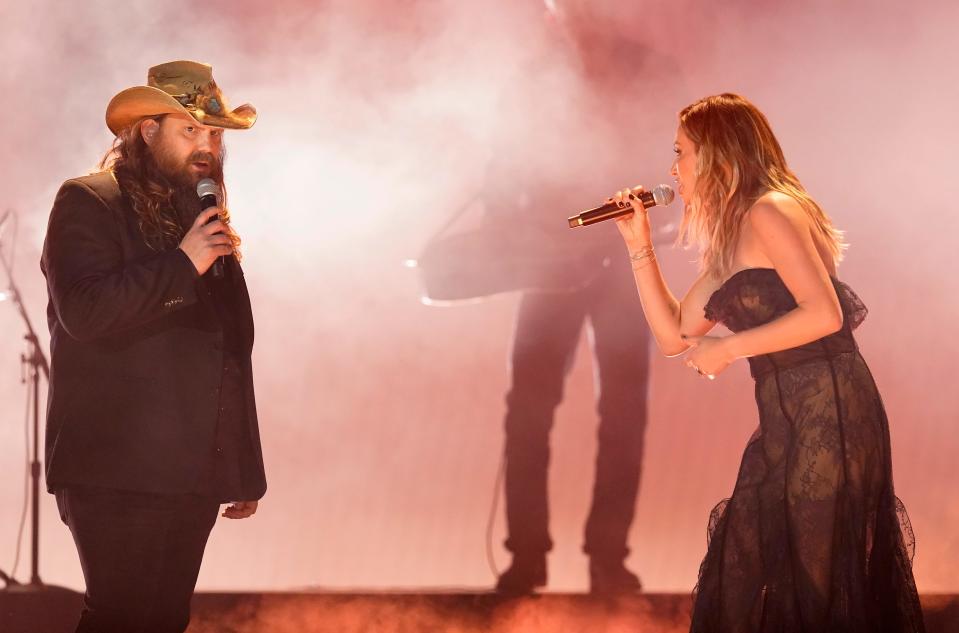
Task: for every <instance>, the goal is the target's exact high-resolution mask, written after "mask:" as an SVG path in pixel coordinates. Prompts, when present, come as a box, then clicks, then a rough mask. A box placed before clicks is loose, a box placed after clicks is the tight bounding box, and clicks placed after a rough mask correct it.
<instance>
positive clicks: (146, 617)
mask: <svg viewBox="0 0 959 633" xmlns="http://www.w3.org/2000/svg"><path fill="white" fill-rule="evenodd" d="M56 496H57V506H58V507H59V510H60V517H61V518H62V519H63V521H64V523H66V524H67V525H68V526H69V527H70V531H71V532H72V533H73V540H74V541H75V542H76V545H77V551H78V552H79V553H80V565H81V567H82V568H83V579H84V580H85V581H86V585H87V591H86V595H85V596H84V608H83V613H82V614H81V616H80V623H79V625H78V626H77V629H76V631H77V633H180V632H182V631H185V630H186V628H187V625H188V624H189V622H190V598H191V596H192V595H193V589H194V587H195V586H196V579H197V575H198V574H199V572H200V562H201V561H202V559H203V550H204V548H205V547H206V542H207V538H208V537H209V535H210V530H211V529H212V528H213V524H214V523H215V522H216V517H217V511H218V510H219V507H220V505H219V503H218V502H217V500H216V499H215V498H211V497H203V496H199V495H187V494H184V495H158V494H148V493H140V492H125V491H120V490H108V489H103V488H63V489H60V490H57V493H56Z"/></svg>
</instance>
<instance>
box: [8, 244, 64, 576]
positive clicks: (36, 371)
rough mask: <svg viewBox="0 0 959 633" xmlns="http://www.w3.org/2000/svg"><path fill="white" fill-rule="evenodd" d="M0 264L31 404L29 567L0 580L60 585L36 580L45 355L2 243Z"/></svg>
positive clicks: (47, 370)
mask: <svg viewBox="0 0 959 633" xmlns="http://www.w3.org/2000/svg"><path fill="white" fill-rule="evenodd" d="M0 265H2V266H3V269H4V272H5V273H6V275H7V280H8V283H9V289H8V293H9V297H10V298H11V299H12V300H13V303H14V305H16V306H17V310H18V311H19V312H20V317H21V318H22V319H23V323H24V324H25V325H26V330H27V333H26V334H25V335H24V336H23V338H24V340H26V341H27V343H28V344H29V352H28V353H26V354H21V355H20V362H21V364H22V368H23V369H25V370H27V372H25V374H24V376H23V378H22V379H21V380H22V382H24V383H26V384H27V388H28V390H29V392H30V393H29V395H30V399H29V400H28V404H27V406H28V407H30V406H31V405H32V407H33V425H32V426H33V429H32V430H33V446H32V449H31V451H32V459H31V461H30V480H31V488H30V504H31V511H32V512H31V522H30V525H31V557H30V562H31V570H30V582H29V583H28V584H26V585H24V584H21V583H19V582H17V580H16V579H15V578H12V577H10V576H8V575H7V574H5V573H3V572H2V571H0V580H3V582H5V583H6V585H7V589H8V590H10V591H32V590H39V589H60V588H55V587H51V586H49V585H45V584H44V583H43V581H42V580H40V573H39V568H40V474H41V473H40V374H41V373H42V374H43V377H44V379H46V381H47V384H49V382H50V364H49V363H48V362H47V358H46V356H45V355H44V354H43V350H42V349H41V348H40V340H39V339H38V338H37V333H36V331H35V330H34V329H33V325H32V324H31V322H30V317H29V316H28V315H27V310H26V308H25V307H24V305H23V301H22V298H21V295H20V290H19V289H18V288H17V285H16V283H15V282H14V280H13V271H12V270H11V269H10V264H9V262H7V258H6V256H5V255H4V253H3V244H2V243H0Z"/></svg>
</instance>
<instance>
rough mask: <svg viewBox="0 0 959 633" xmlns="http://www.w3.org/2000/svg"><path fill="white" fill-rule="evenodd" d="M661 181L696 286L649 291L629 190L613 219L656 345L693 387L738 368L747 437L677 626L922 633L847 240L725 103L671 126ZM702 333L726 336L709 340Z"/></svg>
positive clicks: (743, 113)
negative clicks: (685, 622)
mask: <svg viewBox="0 0 959 633" xmlns="http://www.w3.org/2000/svg"><path fill="white" fill-rule="evenodd" d="M674 151H675V153H676V158H675V161H674V163H673V166H672V170H671V173H672V175H673V177H674V178H675V179H676V181H677V183H678V185H679V194H680V195H681V196H682V198H683V200H684V203H685V211H684V215H683V230H682V233H683V235H684V236H685V238H686V240H687V243H690V242H691V243H695V244H697V245H698V246H699V248H700V253H701V268H702V271H701V274H700V275H699V277H698V279H697V280H696V281H695V282H694V283H693V285H692V287H691V288H690V289H689V291H688V292H687V293H686V296H685V297H683V298H682V300H679V299H677V298H676V297H675V296H674V295H673V294H672V292H670V290H669V288H668V287H667V286H666V282H665V281H664V279H663V275H662V273H661V271H660V268H659V265H658V263H657V261H656V256H655V253H654V251H653V248H652V246H651V240H650V225H649V221H648V218H647V216H646V213H645V210H644V209H643V206H642V204H641V203H640V202H639V201H638V200H637V199H636V196H635V194H636V193H638V190H624V191H621V192H618V193H617V194H616V195H615V196H614V197H613V199H614V200H616V201H618V202H623V203H626V202H628V203H629V204H630V205H631V206H632V207H633V209H634V213H633V214H631V215H628V216H625V217H623V218H620V219H619V220H618V226H619V229H620V232H621V233H622V235H623V238H624V239H625V241H626V245H627V247H628V250H629V256H630V259H631V260H632V266H633V271H634V276H635V278H636V285H637V287H638V289H639V294H640V297H641V299H642V304H643V309H644V311H645V313H646V319H647V320H648V322H649V326H650V328H651V330H652V332H653V335H654V336H655V339H656V341H657V343H658V345H659V348H660V350H661V351H662V352H663V353H664V354H665V355H667V356H678V355H680V354H683V353H685V362H686V365H688V366H689V367H690V368H691V369H693V370H695V371H697V372H699V374H701V375H702V376H703V377H704V379H710V380H711V379H714V378H716V377H718V376H719V375H720V374H721V373H722V372H723V370H724V369H726V368H727V367H728V366H729V365H730V364H731V363H733V362H735V361H736V360H738V359H741V358H746V359H748V362H749V365H750V371H751V373H752V376H753V378H754V379H755V381H756V403H757V405H758V407H759V429H758V430H757V431H756V432H755V433H754V434H753V436H752V438H751V439H750V441H749V443H748V444H747V445H746V449H745V453H744V455H743V460H742V465H741V467H740V471H739V475H738V478H737V480H736V486H735V488H734V490H733V494H732V496H731V497H730V498H729V499H727V500H726V501H724V502H722V503H720V504H719V505H718V506H717V507H716V509H715V510H714V511H713V514H712V516H711V518H710V540H709V547H708V550H707V553H706V557H705V560H704V561H703V563H702V566H701V568H700V574H699V583H698V585H697V589H696V597H695V604H694V607H693V618H692V630H693V631H696V632H700V631H816V632H819V631H844V632H858V631H863V632H865V631H869V632H870V633H872V632H876V631H897V632H899V631H910V632H918V631H923V621H922V614H921V611H920V607H919V598H918V595H917V592H916V587H915V582H914V580H913V576H912V569H911V555H912V548H913V546H914V540H913V536H912V531H911V529H910V528H909V524H908V519H907V518H906V515H905V511H904V509H903V507H902V505H901V503H900V502H899V501H898V499H897V498H896V497H895V495H894V492H893V484H892V467H891V459H890V449H889V429H888V424H887V420H886V415H885V412H884V410H883V405H882V401H881V400H880V397H879V393H878V391H877V390H876V386H875V383H874V382H873V378H872V376H871V374H870V372H869V369H868V367H867V366H866V363H865V361H864V360H863V358H862V356H861V355H860V354H859V349H858V347H857V345H856V342H855V340H854V339H853V335H852V330H853V329H854V328H855V327H856V326H858V325H859V324H860V323H861V322H862V320H863V319H864V318H865V315H866V308H865V306H864V305H863V304H862V302H861V301H860V300H859V298H858V297H857V296H856V295H855V293H853V291H852V290H851V289H850V288H849V287H848V286H846V285H845V284H844V283H842V282H841V281H839V280H838V279H837V277H836V266H837V263H838V262H839V260H840V259H841V255H842V251H843V248H844V244H843V241H842V234H841V233H840V232H839V231H837V230H836V229H835V228H834V227H833V225H832V222H831V221H830V219H829V217H828V216H827V215H826V214H825V213H824V212H823V210H822V209H821V208H820V207H819V205H817V204H816V202H815V201H814V200H813V199H812V198H811V197H810V196H809V195H808V194H807V193H806V191H805V190H804V188H803V186H802V184H801V183H800V182H799V180H798V179H797V178H796V176H795V175H794V174H793V173H792V172H791V171H790V169H789V167H787V165H786V161H785V159H784V157H783V153H782V150H781V148H780V146H779V143H778V141H777V140H776V138H775V136H774V135H773V132H772V130H771V129H770V126H769V123H768V121H767V120H766V117H765V116H764V115H763V114H762V113H761V112H760V111H759V110H758V109H757V108H756V107H755V106H754V105H753V104H752V103H750V102H749V101H747V100H746V99H744V98H743V97H741V96H739V95H735V94H722V95H716V96H712V97H706V98H704V99H701V100H699V101H697V102H695V103H693V104H692V105H690V106H688V107H686V108H685V109H683V110H682V112H680V115H679V128H678V130H677V132H676V141H675V147H674ZM717 323H722V324H723V325H725V326H726V327H728V328H729V329H730V330H731V331H732V332H733V334H732V335H731V336H725V337H717V336H707V334H708V333H709V332H710V330H712V329H713V326H715V325H716V324H717Z"/></svg>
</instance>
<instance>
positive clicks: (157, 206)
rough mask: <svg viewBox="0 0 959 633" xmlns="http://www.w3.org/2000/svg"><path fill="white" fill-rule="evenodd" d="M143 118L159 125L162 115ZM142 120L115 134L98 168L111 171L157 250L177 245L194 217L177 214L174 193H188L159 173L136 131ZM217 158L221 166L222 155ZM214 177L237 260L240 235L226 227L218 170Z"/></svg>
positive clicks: (223, 188) (150, 242)
mask: <svg viewBox="0 0 959 633" xmlns="http://www.w3.org/2000/svg"><path fill="white" fill-rule="evenodd" d="M147 118H149V119H153V120H154V121H157V122H158V123H161V124H162V121H163V118H164V116H163V115H160V116H155V117H147ZM145 120H146V119H141V120H139V121H137V122H136V123H134V124H133V125H131V126H129V127H127V128H124V129H123V130H121V131H120V132H119V133H118V134H117V137H116V139H114V141H113V146H112V147H111V148H110V150H109V151H108V152H107V153H106V154H105V155H104V157H103V159H102V160H101V161H100V169H104V170H110V171H112V172H113V175H114V177H115V178H116V180H117V184H119V185H120V190H121V191H122V192H123V194H124V195H125V196H126V197H127V198H128V199H129V201H130V205H131V206H132V207H133V212H134V213H135V214H136V216H137V224H138V226H139V227H140V232H141V234H142V235H143V239H144V240H145V241H146V243H147V245H148V246H149V247H150V248H152V249H153V250H157V251H162V250H169V249H173V248H176V247H177V245H179V243H180V241H181V240H182V239H183V236H184V235H186V232H187V231H188V230H189V228H190V225H191V224H192V222H193V220H194V219H195V218H189V217H186V218H182V217H180V212H181V210H180V209H178V204H177V203H178V201H179V200H178V196H181V197H187V196H188V195H189V192H183V191H182V188H181V190H180V191H178V189H177V187H176V186H175V185H174V183H172V182H171V181H170V179H169V178H167V177H166V176H165V175H164V174H163V173H162V172H161V170H160V168H159V166H158V165H157V161H156V159H155V158H154V156H153V153H152V152H151V149H150V147H149V146H148V145H147V144H146V142H145V141H144V140H143V135H142V134H141V132H140V126H141V125H142V124H143V121H145ZM218 158H219V161H220V165H221V166H222V164H223V159H224V158H225V156H222V155H221V156H219V157H218ZM214 180H217V181H218V184H220V185H221V192H222V193H221V196H222V198H221V200H220V208H221V209H222V210H223V212H222V213H221V215H220V220H222V221H223V223H224V224H226V226H227V233H228V234H229V237H230V240H231V241H232V242H233V252H234V254H235V255H236V256H237V258H238V259H239V257H240V250H239V249H240V236H239V235H237V234H236V232H235V231H234V230H233V227H231V226H230V212H229V210H228V207H227V204H226V188H225V187H223V186H222V181H223V174H222V171H221V172H220V173H218V174H214ZM193 196H195V194H193ZM179 206H183V205H182V204H181V205H179Z"/></svg>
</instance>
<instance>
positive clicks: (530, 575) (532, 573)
mask: <svg viewBox="0 0 959 633" xmlns="http://www.w3.org/2000/svg"><path fill="white" fill-rule="evenodd" d="M545 585H546V553H545V552H538V553H535V554H522V553H515V554H513V562H512V564H511V565H510V566H509V569H507V570H506V571H504V572H503V573H502V574H500V577H499V579H497V581H496V593H500V594H503V595H508V596H524V595H528V594H531V593H533V592H534V590H535V589H536V588H537V587H543V586H545Z"/></svg>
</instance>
